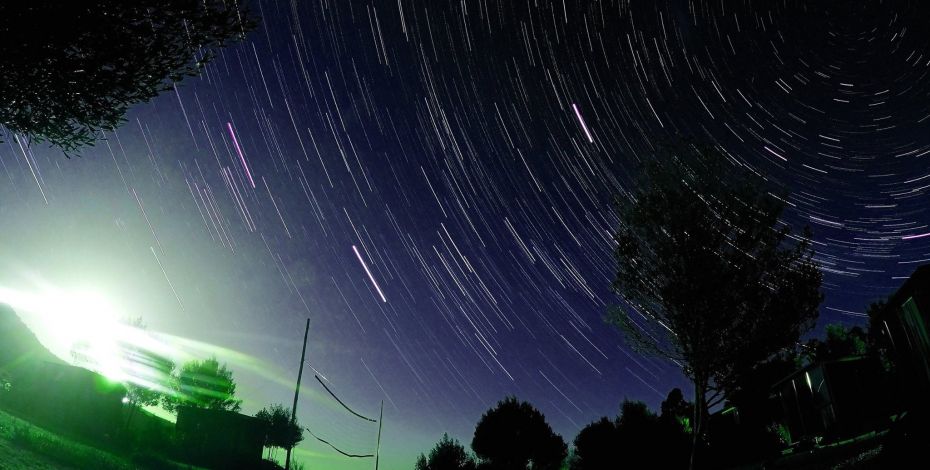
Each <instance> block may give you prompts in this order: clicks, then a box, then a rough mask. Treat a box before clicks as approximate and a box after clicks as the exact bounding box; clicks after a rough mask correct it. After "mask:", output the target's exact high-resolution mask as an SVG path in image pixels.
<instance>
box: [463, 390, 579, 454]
mask: <svg viewBox="0 0 930 470" xmlns="http://www.w3.org/2000/svg"><path fill="white" fill-rule="evenodd" d="M471 448H472V450H473V451H474V452H475V454H476V455H477V456H478V458H479V460H480V461H481V465H480V467H479V468H483V469H494V470H497V469H502V470H504V469H506V470H509V469H525V468H529V466H530V465H532V468H533V470H557V469H559V468H561V465H562V461H563V460H565V456H566V455H568V447H567V446H566V445H565V441H564V440H562V437H561V436H559V435H558V434H556V433H554V432H553V431H552V428H551V427H550V426H549V423H547V422H546V417H545V416H543V414H542V413H540V412H539V410H537V409H536V408H534V407H533V406H532V405H530V404H529V403H526V402H520V401H517V399H516V398H515V397H508V398H505V399H504V400H502V401H500V402H499V403H498V404H497V406H496V407H494V408H492V409H490V410H488V411H487V412H486V413H484V415H482V416H481V420H480V421H478V426H477V427H476V428H475V435H474V438H473V439H472V441H471Z"/></svg>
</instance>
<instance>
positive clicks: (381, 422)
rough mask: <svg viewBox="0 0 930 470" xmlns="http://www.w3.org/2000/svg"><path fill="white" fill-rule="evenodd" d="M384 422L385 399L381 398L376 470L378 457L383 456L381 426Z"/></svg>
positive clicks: (376, 468) (376, 469)
mask: <svg viewBox="0 0 930 470" xmlns="http://www.w3.org/2000/svg"><path fill="white" fill-rule="evenodd" d="M383 423H384V400H381V412H380V414H378V446H377V447H375V470H378V458H379V457H381V426H382V424H383Z"/></svg>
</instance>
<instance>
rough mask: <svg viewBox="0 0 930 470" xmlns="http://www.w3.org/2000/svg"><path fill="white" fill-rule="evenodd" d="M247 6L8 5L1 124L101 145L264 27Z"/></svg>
mask: <svg viewBox="0 0 930 470" xmlns="http://www.w3.org/2000/svg"><path fill="white" fill-rule="evenodd" d="M238 3H239V2H228V1H224V0H133V1H124V0H92V1H72V0H43V1H39V2H0V31H2V32H3V41H0V125H2V126H3V127H5V128H6V129H7V130H9V131H11V132H14V133H17V134H22V135H23V136H25V138H26V139H27V140H28V141H32V142H48V143H50V144H51V145H54V146H57V147H60V148H61V149H63V150H65V151H66V152H70V151H73V150H75V149H77V148H79V147H82V146H85V145H89V144H92V143H93V142H94V140H95V139H97V138H98V136H99V133H100V132H101V131H106V130H111V129H114V128H116V127H117V126H118V125H119V124H120V123H121V122H122V121H123V120H124V115H125V113H126V110H127V109H128V108H129V107H130V106H132V105H133V104H136V103H141V102H145V101H148V100H150V99H152V98H154V97H155V96H156V95H158V94H159V93H161V92H163V91H166V90H170V89H171V88H172V87H173V84H174V82H178V81H181V80H182V79H183V78H184V77H187V76H194V75H197V74H198V73H199V72H200V70H201V68H202V67H203V66H204V64H205V63H206V62H207V61H209V60H210V59H211V58H212V57H213V52H212V50H213V49H214V48H217V47H222V46H224V45H226V44H228V43H229V42H230V41H232V40H235V39H237V38H241V37H242V36H243V35H244V34H245V32H246V31H248V30H250V29H252V28H254V27H255V24H256V21H255V19H253V18H252V17H251V16H249V13H248V12H247V11H246V10H244V9H241V8H239V7H238Z"/></svg>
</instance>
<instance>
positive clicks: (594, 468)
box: [570, 416, 623, 470]
mask: <svg viewBox="0 0 930 470" xmlns="http://www.w3.org/2000/svg"><path fill="white" fill-rule="evenodd" d="M619 444H620V436H619V434H618V432H617V426H616V423H614V422H613V421H611V420H610V419H608V418H607V417H606V416H605V417H602V418H601V419H600V420H598V421H594V422H592V423H590V424H588V425H587V426H585V427H584V428H582V429H581V431H579V432H578V435H577V436H575V456H574V458H573V459H572V461H571V466H570V468H571V470H601V469H605V468H611V467H612V466H614V467H616V466H618V462H620V460H621V459H622V458H623V457H622V456H620V455H618V452H617V448H618V445H619Z"/></svg>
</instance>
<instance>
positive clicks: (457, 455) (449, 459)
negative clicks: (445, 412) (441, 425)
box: [414, 434, 475, 470]
mask: <svg viewBox="0 0 930 470" xmlns="http://www.w3.org/2000/svg"><path fill="white" fill-rule="evenodd" d="M414 468H415V470H475V460H474V459H473V458H472V457H471V455H468V452H467V451H466V450H465V448H464V447H463V446H462V444H459V441H458V440H457V439H453V438H451V437H449V435H448V434H443V435H442V438H441V439H439V442H437V443H436V445H435V446H434V447H433V448H432V450H430V451H429V456H428V457H427V456H425V455H423V454H420V456H419V457H417V463H416V466H415V467H414Z"/></svg>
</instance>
